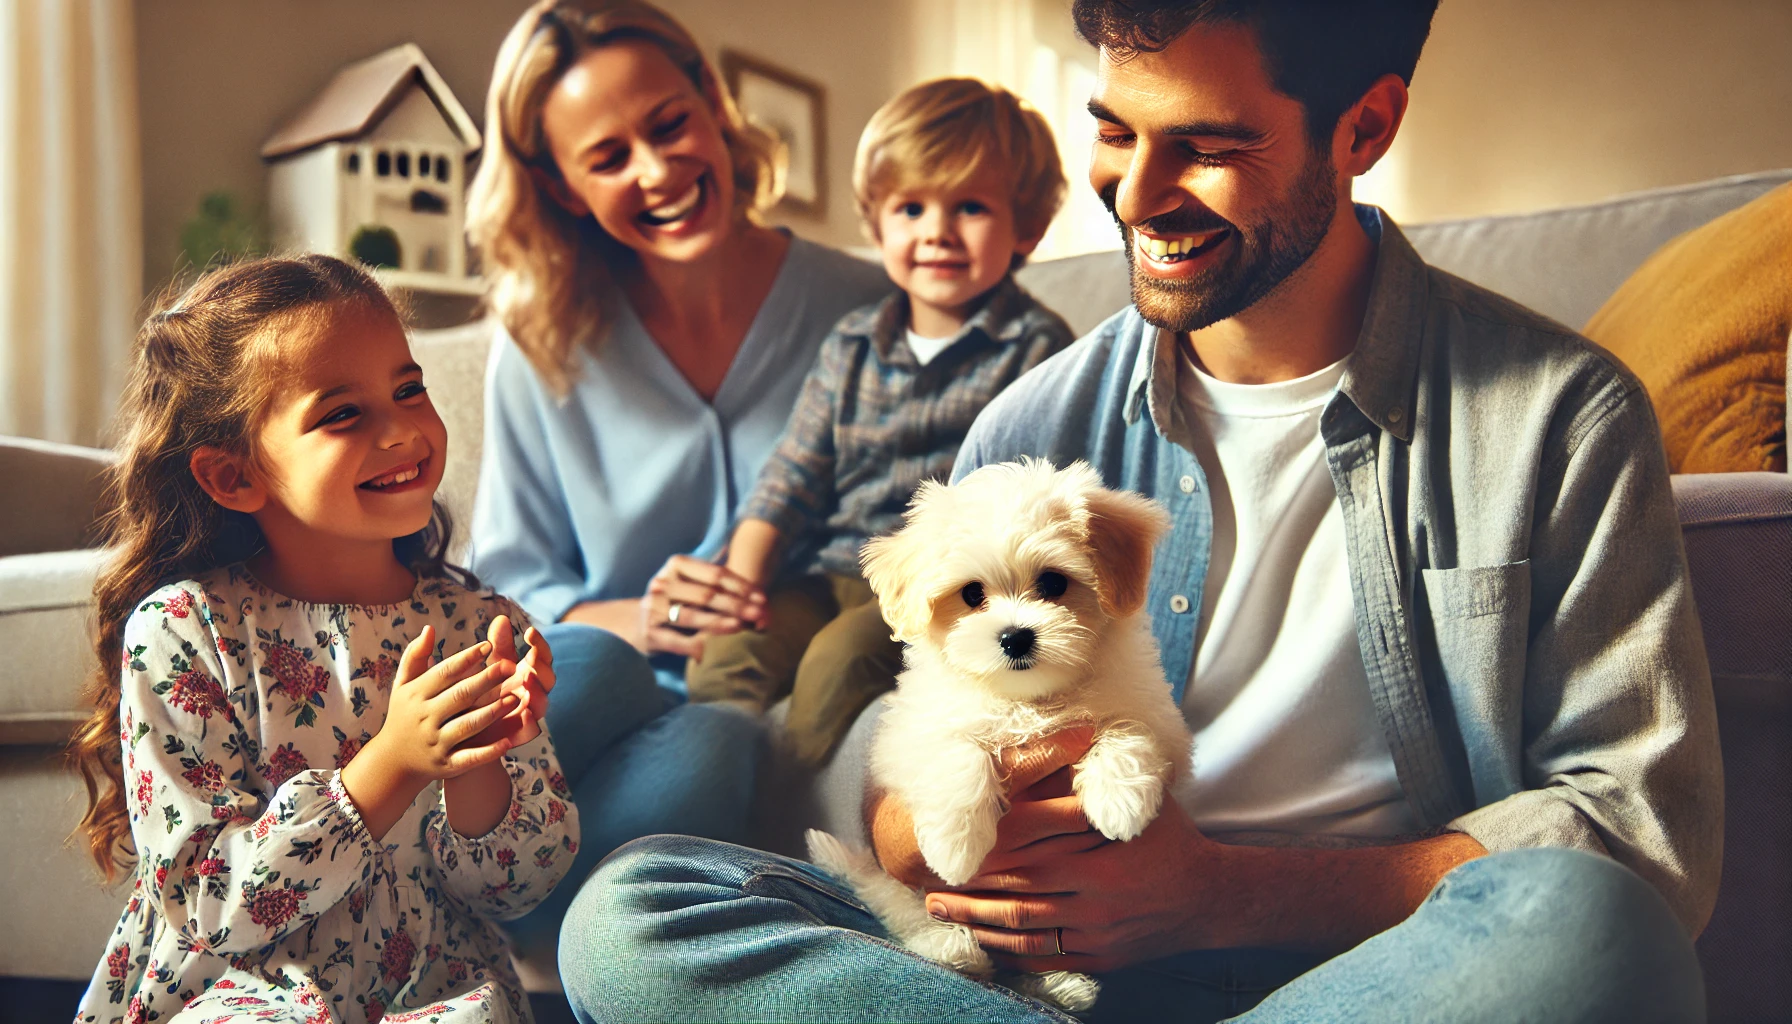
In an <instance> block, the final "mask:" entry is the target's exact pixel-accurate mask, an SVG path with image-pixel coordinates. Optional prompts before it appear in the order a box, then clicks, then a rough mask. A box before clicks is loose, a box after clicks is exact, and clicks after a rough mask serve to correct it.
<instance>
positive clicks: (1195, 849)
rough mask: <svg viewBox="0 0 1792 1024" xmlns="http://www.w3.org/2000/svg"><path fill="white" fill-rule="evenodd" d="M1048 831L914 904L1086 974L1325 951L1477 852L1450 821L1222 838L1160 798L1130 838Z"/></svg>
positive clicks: (1406, 907)
mask: <svg viewBox="0 0 1792 1024" xmlns="http://www.w3.org/2000/svg"><path fill="white" fill-rule="evenodd" d="M1069 799H1071V800H1073V801H1074V800H1075V799H1076V798H1075V797H1071V798H1069ZM1016 806H1017V807H1018V806H1019V805H1016ZM1095 838H1096V839H1097V840H1100V838H1101V837H1100V836H1099V834H1096V835H1095ZM1060 841H1061V840H1057V839H1054V840H1049V841H1048V843H1036V844H1034V845H1033V846H1030V847H1025V848H1022V849H1020V850H1017V851H1014V852H1013V854H1012V855H1011V862H1010V863H1009V864H1007V865H1005V866H996V865H995V864H993V863H992V864H990V865H989V866H987V867H986V869H985V870H984V872H983V873H982V874H981V875H979V876H978V877H977V878H973V879H971V881H970V882H968V883H967V884H966V885H964V886H963V887H962V888H961V889H960V890H958V891H945V890H939V891H929V892H928V894H927V908H928V912H929V913H932V914H934V915H935V916H938V917H944V918H946V919H948V920H952V921H956V922H959V923H961V924H965V925H968V926H969V927H970V928H971V931H972V932H973V933H974V934H975V935H976V936H977V939H978V941H979V942H980V943H982V944H983V946H984V948H986V949H988V950H989V951H990V952H991V953H992V954H994V955H995V958H996V962H997V963H998V964H1000V965H1002V966H1004V967H1008V968H1011V969H1014V970H1021V971H1034V972H1037V971H1052V970H1070V971H1085V972H1097V973H1099V972H1102V971H1111V970H1114V969H1116V968H1120V967H1125V966H1127V965H1129V964H1134V963H1138V962H1140V961H1143V960H1151V959H1156V958H1158V957H1164V956H1170V955H1172V954H1175V953H1179V952H1183V951H1185V950H1190V949H1220V948H1240V947H1270V948H1282V949H1300V950H1308V951H1312V952H1317V953H1335V952H1339V951H1342V950H1344V949H1348V948H1350V947H1351V946H1354V945H1356V944H1357V943H1359V942H1361V941H1362V940H1364V939H1366V938H1368V937H1370V936H1372V935H1375V934H1378V933H1380V932H1382V931H1385V930H1386V929H1388V928H1391V927H1393V926H1394V925H1396V924H1399V923H1400V922H1401V921H1403V920H1405V919H1406V917H1407V916H1408V915H1409V914H1411V913H1412V911H1413V910H1414V909H1416V908H1417V907H1418V905H1419V904H1420V903H1421V902H1422V901H1423V900H1424V899H1425V897H1426V895H1427V894H1428V893H1430V891H1431V889H1432V887H1433V886H1434V885H1436V884H1437V881H1438V880H1439V879H1440V878H1442V877H1443V876H1444V875H1445V874H1446V873H1448V872H1449V871H1450V869H1452V868H1454V867H1456V866H1457V865H1458V864H1462V863H1464V862H1466V861H1469V860H1472V859H1474V858H1476V857H1479V856H1481V855H1482V854H1484V853H1486V852H1487V851H1486V850H1485V849H1483V848H1482V847H1481V844H1480V843H1478V842H1476V841H1475V840H1474V839H1472V838H1470V837H1469V836H1466V835H1462V834H1461V833H1446V834H1444V835H1440V836H1435V837H1432V838H1430V839H1422V840H1418V841H1415V842H1409V843H1399V844H1395V845H1390V846H1370V847H1359V848H1355V849H1346V850H1331V849H1305V848H1294V849H1291V848H1283V847H1250V846H1229V845H1225V844H1221V843H1216V842H1214V841H1213V840H1211V839H1209V838H1208V837H1207V836H1205V835H1203V834H1202V833H1201V831H1200V829H1198V828H1197V827H1196V826H1195V823H1194V822H1193V821H1192V820H1191V819H1190V818H1189V816H1188V814H1187V813H1186V812H1185V811H1183V809H1182V807H1181V805H1179V804H1177V803H1176V802H1175V801H1174V800H1166V801H1165V802H1164V808H1163V810H1162V811H1161V812H1160V813H1159V814H1158V816H1157V818H1156V819H1155V820H1154V821H1152V823H1151V824H1150V825H1149V826H1147V827H1146V829H1145V831H1144V832H1143V833H1142V834H1140V836H1139V837H1138V838H1137V839H1134V840H1132V841H1131V842H1126V843H1112V842H1100V843H1098V844H1096V845H1092V846H1090V847H1088V848H1087V849H1080V850H1070V849H1059V848H1052V847H1051V846H1049V845H1048V844H1049V843H1059V842H1060ZM992 861H993V858H992ZM1060 928H1061V929H1063V931H1062V933H1060V932H1059V930H1058V929H1060ZM1060 944H1061V948H1062V949H1063V951H1064V955H1063V956H1059V955H1057V953H1058V950H1059V948H1060Z"/></svg>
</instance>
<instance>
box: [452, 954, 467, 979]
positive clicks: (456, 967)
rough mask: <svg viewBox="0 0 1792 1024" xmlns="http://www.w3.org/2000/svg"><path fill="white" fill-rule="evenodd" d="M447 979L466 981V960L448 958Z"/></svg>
mask: <svg viewBox="0 0 1792 1024" xmlns="http://www.w3.org/2000/svg"><path fill="white" fill-rule="evenodd" d="M448 980H449V981H466V980H467V964H466V961H464V960H453V959H450V960H449V961H448Z"/></svg>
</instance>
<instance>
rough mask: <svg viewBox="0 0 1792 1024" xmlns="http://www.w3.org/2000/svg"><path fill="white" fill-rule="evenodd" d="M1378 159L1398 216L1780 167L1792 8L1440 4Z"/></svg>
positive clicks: (1515, 1) (1679, 2) (1626, 0)
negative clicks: (1394, 137) (1392, 136)
mask: <svg viewBox="0 0 1792 1024" xmlns="http://www.w3.org/2000/svg"><path fill="white" fill-rule="evenodd" d="M1389 157H1390V161H1391V164H1392V166H1390V167H1389V168H1387V170H1386V171H1385V172H1383V174H1382V180H1381V181H1379V182H1376V183H1375V185H1374V186H1373V187H1375V188H1378V189H1379V191H1378V193H1377V199H1378V201H1384V202H1385V204H1386V205H1387V206H1388V207H1389V209H1390V211H1392V212H1393V213H1394V214H1395V215H1396V216H1397V217H1399V218H1401V219H1405V220H1409V221H1417V220H1431V219H1437V218H1443V217H1464V216H1474V215H1478V214H1486V213H1507V212H1514V211H1520V210H1531V209H1536V208H1539V207H1546V206H1554V205H1560V204H1563V203H1578V202H1587V201H1591V200H1596V199H1600V198H1603V197H1605V196H1609V195H1612V194H1614V193H1619V192H1627V191H1633V190H1636V189H1643V188H1653V187H1657V186H1662V185H1676V184H1683V183H1687V182H1693V181H1700V180H1703V179H1706V178H1712V177H1718V176H1720V175H1726V174H1740V173H1744V172H1748V171H1759V170H1769V169H1773V168H1778V167H1788V166H1792V3H1789V2H1786V0H1443V2H1442V3H1441V5H1440V6H1439V9H1438V14H1437V20H1436V22H1435V25H1434V27H1433V31H1432V35H1431V42H1430V44H1429V45H1428V46H1427V47H1426V50H1425V56H1424V59H1423V61H1422V62H1421V63H1420V65H1419V70H1418V74H1417V76H1416V78H1415V80H1414V84H1413V103H1412V109H1411V112H1410V114H1409V115H1408V119H1407V122H1406V125H1405V126H1404V128H1403V129H1402V131H1401V136H1400V138H1399V140H1398V141H1397V142H1396V143H1395V148H1394V150H1393V151H1391V152H1390V154H1389Z"/></svg>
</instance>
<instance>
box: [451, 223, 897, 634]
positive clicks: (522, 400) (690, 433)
mask: <svg viewBox="0 0 1792 1024" xmlns="http://www.w3.org/2000/svg"><path fill="white" fill-rule="evenodd" d="M889 290H890V282H889V280H888V279H887V278H886V277H885V276H884V273H883V270H882V268H880V267H878V266H877V265H875V264H872V263H867V262H865V261H863V260H858V259H855V258H853V257H851V256H848V255H846V254H845V253H842V252H839V251H837V250H834V249H829V248H826V247H824V246H820V245H815V244H813V243H810V242H805V241H803V240H801V239H795V238H793V239H792V240H791V243H790V248H789V250H788V252H787V254H786V255H785V257H784V265H783V266H782V267H781V268H779V270H778V276H777V278H776V280H774V282H773V283H772V288H771V291H770V292H769V293H767V295H766V297H765V301H764V303H763V304H761V306H760V307H759V313H758V315H757V316H756V317H755V318H754V319H753V324H752V326H751V327H750V328H749V329H748V330H747V334H746V337H745V338H744V339H743V340H742V341H741V345H740V350H739V352H737V353H736V355H735V357H734V362H733V364H732V365H731V366H729V368H728V373H727V376H726V377H724V378H723V380H722V385H721V387H720V388H719V389H718V390H717V392H716V395H715V399H714V400H713V401H712V402H711V401H704V399H703V397H702V396H701V395H699V394H698V393H697V391H696V390H695V389H694V388H692V387H691V385H690V383H689V382H688V381H686V380H685V378H684V376H683V375H682V374H680V373H679V372H678V369H677V368H676V367H675V366H673V365H672V362H671V360H669V359H668V358H667V357H666V355H665V353H663V352H662V351H660V348H659V346H658V345H657V344H655V343H654V340H653V338H652V337H651V336H650V335H649V334H648V333H647V330H646V329H645V328H644V327H643V326H642V325H641V321H640V320H639V319H638V318H637V317H636V316H635V313H634V310H633V309H631V308H629V307H628V305H627V303H624V304H623V308H622V309H621V310H620V312H619V314H618V316H617V318H616V323H615V326H614V327H613V328H612V330H611V332H610V336H609V337H608V338H607V339H605V341H604V342H603V343H602V344H601V345H599V346H597V350H596V351H595V352H593V351H590V350H589V349H586V350H584V351H583V354H582V355H581V356H580V357H579V358H580V359H581V364H580V366H579V367H578V376H577V379H576V380H575V382H574V384H573V388H572V393H571V394H570V395H569V396H568V397H567V399H566V400H565V401H563V402H562V401H557V400H556V399H555V398H554V397H553V395H552V394H551V393H550V392H549V391H548V390H547V389H546V388H545V387H544V386H543V385H542V383H541V381H540V379H539V378H537V377H536V375H535V371H534V369H533V368H532V367H531V366H530V365H529V361H528V359H527V358H525V357H524V356H523V354H522V352H521V351H520V350H518V349H517V347H516V344H515V343H514V342H513V341H511V340H510V338H509V336H508V335H507V334H504V333H503V332H502V331H500V332H499V336H498V338H497V340H496V342H495V343H494V344H493V346H492V354H491V359H490V361H489V363H488V364H487V366H486V389H485V451H484V455H483V457H482V460H481V466H480V474H479V494H478V497H477V499H476V500H475V503H474V509H473V548H472V552H471V554H470V559H471V564H472V568H473V571H474V572H476V573H477V574H478V575H479V576H480V578H481V579H482V580H483V581H484V583H485V585H486V586H489V587H492V588H493V589H495V590H497V591H498V592H500V593H502V594H505V595H506V596H508V597H510V598H511V599H512V600H514V601H516V602H517V603H518V604H521V605H522V606H523V608H524V610H525V611H527V612H528V613H529V615H530V616H531V617H533V618H534V619H535V620H536V621H537V622H555V621H558V620H559V619H560V617H561V616H562V615H564V614H566V611H567V610H568V609H569V608H571V607H572V606H573V605H575V604H578V603H580V602H583V601H602V600H609V599H612V598H628V597H638V596H640V595H641V594H643V593H645V592H646V590H647V583H648V581H649V580H650V579H651V578H652V577H653V574H654V573H655V572H658V571H659V569H660V567H661V566H662V565H664V564H665V562H666V559H667V558H669V557H671V556H672V555H674V554H680V553H682V554H691V555H695V556H697V557H699V558H714V557H716V556H717V555H718V554H719V553H720V552H721V550H722V548H723V546H724V545H725V544H726V543H727V540H728V533H729V529H730V527H731V526H732V524H733V519H734V514H735V511H736V510H737V508H738V507H739V505H740V502H741V501H742V500H743V499H744V497H745V496H746V495H748V494H751V493H752V490H753V483H754V481H755V480H756V479H757V478H758V476H759V469H760V467H761V466H762V465H764V463H765V460H766V458H767V457H768V456H769V455H770V454H771V451H772V448H773V446H774V445H775V444H776V443H777V441H778V437H779V435H780V434H781V433H782V432H783V430H784V422H785V420H786V419H788V418H789V416H790V410H791V407H792V406H793V405H794V404H795V403H796V397H797V393H798V391H799V390H800V389H801V388H802V383H803V378H804V376H805V375H806V374H807V373H808V370H809V367H810V365H811V364H812V363H813V362H814V361H815V356H816V352H817V351H818V350H819V349H820V347H821V342H822V339H823V338H824V337H826V335H827V333H828V331H829V330H830V329H831V328H832V327H833V326H834V323H835V321H837V320H839V319H840V318H841V317H842V316H844V315H845V314H846V313H847V312H848V311H850V310H852V309H855V308H857V307H859V306H863V305H865V304H866V303H869V302H874V301H876V300H877V299H878V298H880V297H881V296H882V295H884V294H885V293H886V292H888V291H889Z"/></svg>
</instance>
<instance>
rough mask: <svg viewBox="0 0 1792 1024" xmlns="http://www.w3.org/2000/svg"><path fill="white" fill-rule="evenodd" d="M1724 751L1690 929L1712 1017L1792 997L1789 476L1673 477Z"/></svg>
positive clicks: (1765, 1011) (1781, 1006) (1733, 1015)
mask: <svg viewBox="0 0 1792 1024" xmlns="http://www.w3.org/2000/svg"><path fill="white" fill-rule="evenodd" d="M1674 498H1675V501H1676V503H1677V504H1678V505H1679V509H1680V524H1681V529H1682V532H1683V535H1684V536H1685V538H1686V563H1687V567H1688V569H1689V570H1690V571H1691V574H1692V589H1693V599H1694V601H1695V602H1696V603H1697V605H1698V609H1699V621H1700V623H1701V624H1702V625H1703V627H1704V632H1705V648H1706V650H1707V652H1708V653H1709V654H1710V658H1711V683H1712V690H1713V691H1714V693H1715V695H1716V697H1717V730H1718V735H1719V736H1720V737H1722V740H1723V758H1724V812H1725V813H1724V862H1723V886H1722V888H1721V889H1720V890H1719V891H1718V895H1717V907H1716V908H1715V909H1714V910H1713V911H1712V914H1711V922H1710V924H1708V925H1707V926H1706V927H1705V933H1704V934H1703V935H1701V936H1700V937H1699V943H1698V949H1699V959H1700V961H1701V962H1702V963H1703V964H1704V967H1705V990H1706V993H1707V994H1708V997H1709V1003H1710V1011H1711V1019H1712V1020H1733V1021H1745V1020H1782V1019H1784V1017H1785V1014H1786V1010H1787V1007H1788V1006H1792V975H1788V974H1787V973H1786V971H1785V965H1786V964H1787V963H1792V802H1789V801H1788V800H1787V798H1786V794H1787V793H1788V792H1792V475H1788V474H1785V473H1705V474H1698V475H1693V476H1676V477H1674Z"/></svg>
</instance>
